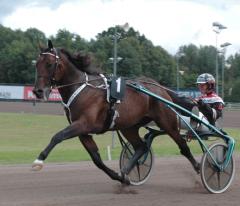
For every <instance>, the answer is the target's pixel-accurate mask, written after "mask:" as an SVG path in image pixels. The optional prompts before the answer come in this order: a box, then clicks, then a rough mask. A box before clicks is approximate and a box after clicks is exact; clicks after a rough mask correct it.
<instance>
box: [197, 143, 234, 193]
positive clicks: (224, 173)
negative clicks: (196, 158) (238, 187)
mask: <svg viewBox="0 0 240 206" xmlns="http://www.w3.org/2000/svg"><path fill="white" fill-rule="evenodd" d="M227 149H228V147H227V146H226V145H225V144H223V143H215V144H213V145H211V146H210V147H209V151H210V153H211V154H212V157H213V158H214V159H215V160H216V161H217V163H218V164H219V165H222V164H223V163H224V160H225V159H226V156H227V155H226V154H227ZM234 173H235V164H234V160H233V156H231V157H230V161H229V163H228V165H227V167H226V168H225V169H223V170H220V169H219V168H218V167H217V166H216V165H215V163H214V161H213V159H212V158H211V156H210V154H209V153H208V152H205V153H204V155H203V157H202V162H201V170H200V174H201V179H202V182H203V185H204V187H205V188H206V189H207V190H208V191H209V192H210V193H222V192H225V191H226V190H227V189H228V187H229V186H230V185H231V182H232V180H233V177H234Z"/></svg>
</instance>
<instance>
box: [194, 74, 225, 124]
mask: <svg viewBox="0 0 240 206" xmlns="http://www.w3.org/2000/svg"><path fill="white" fill-rule="evenodd" d="M196 84H197V85H198V89H199V91H200V92H201V96H199V97H198V98H197V99H196V101H197V103H198V108H199V111H200V112H201V113H202V114H203V115H204V116H205V117H206V118H207V120H208V122H209V123H210V124H212V125H215V122H216V120H217V119H218V118H219V117H221V116H222V111H223V107H224V102H223V100H222V98H221V97H219V96H218V95H217V94H216V93H215V85H216V83H215V79H214V77H213V76H212V75H211V74H208V73H204V74H201V75H199V76H198V78H197V82H196Z"/></svg>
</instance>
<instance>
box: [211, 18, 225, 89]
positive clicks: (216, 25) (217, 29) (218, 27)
mask: <svg viewBox="0 0 240 206" xmlns="http://www.w3.org/2000/svg"><path fill="white" fill-rule="evenodd" d="M212 26H213V27H214V29H213V31H214V32H215V33H216V71H215V81H216V93H217V94H218V93H219V89H218V88H219V87H218V76H219V75H218V34H220V32H221V30H223V29H227V27H226V26H223V25H222V24H220V23H219V22H213V24H212Z"/></svg>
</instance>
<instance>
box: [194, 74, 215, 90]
mask: <svg viewBox="0 0 240 206" xmlns="http://www.w3.org/2000/svg"><path fill="white" fill-rule="evenodd" d="M196 83H197V84H207V85H208V88H207V90H208V92H212V91H213V90H214V89H215V78H214V77H213V75H211V74H208V73H204V74H201V75H199V76H198V78H197V82H196Z"/></svg>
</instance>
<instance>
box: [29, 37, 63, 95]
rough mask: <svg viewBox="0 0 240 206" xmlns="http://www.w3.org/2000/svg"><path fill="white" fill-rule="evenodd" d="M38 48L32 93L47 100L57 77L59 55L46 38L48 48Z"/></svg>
mask: <svg viewBox="0 0 240 206" xmlns="http://www.w3.org/2000/svg"><path fill="white" fill-rule="evenodd" d="M40 50H41V52H40V55H39V57H38V59H37V63H36V82H35V86H34V89H33V93H34V94H35V95H36V97H37V98H38V99H44V100H47V99H48V97H49V94H50V93H51V89H52V87H53V86H54V85H55V83H56V81H58V79H59V71H58V70H60V67H61V66H60V56H59V54H58V50H57V49H55V48H54V47H53V44H52V42H51V41H50V40H48V48H45V49H43V48H40Z"/></svg>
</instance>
